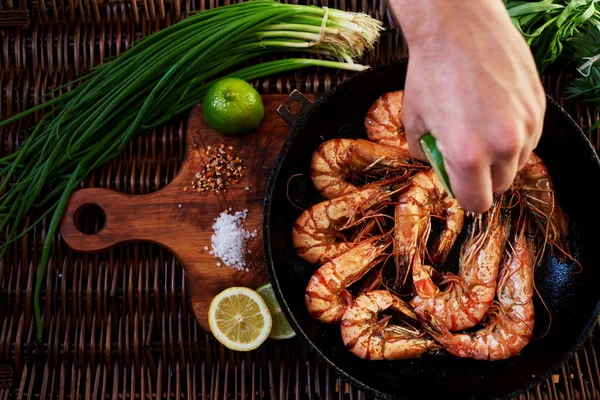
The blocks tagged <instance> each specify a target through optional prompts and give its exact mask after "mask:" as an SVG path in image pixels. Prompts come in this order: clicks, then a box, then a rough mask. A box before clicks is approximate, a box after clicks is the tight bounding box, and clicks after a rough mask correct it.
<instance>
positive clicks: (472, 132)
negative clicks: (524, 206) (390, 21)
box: [390, 0, 546, 212]
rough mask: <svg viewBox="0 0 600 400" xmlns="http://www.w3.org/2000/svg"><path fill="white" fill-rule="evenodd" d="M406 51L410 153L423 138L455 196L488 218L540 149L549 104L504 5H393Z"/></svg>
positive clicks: (485, 0) (400, 0) (492, 0)
mask: <svg viewBox="0 0 600 400" xmlns="http://www.w3.org/2000/svg"><path fill="white" fill-rule="evenodd" d="M390 6H391V8H392V11H393V12H394V14H395V15H396V17H397V18H398V21H399V22H400V25H401V27H402V31H403V33H404V35H405V37H406V41H407V43H408V46H409V63H408V73H407V80H406V86H405V97H404V105H403V108H402V118H403V122H404V125H405V128H406V134H407V138H408V143H409V149H410V151H411V153H412V154H413V155H414V156H415V157H417V158H419V159H422V160H425V156H424V154H423V151H422V149H421V145H420V143H419V139H420V138H421V136H423V135H424V133H425V132H427V131H429V132H431V133H432V135H433V136H434V137H435V138H436V140H437V142H438V147H439V149H440V151H441V152H442V154H443V156H444V161H445V164H446V170H447V172H448V176H449V179H450V185H451V187H452V191H453V192H454V195H455V196H456V199H457V200H458V202H459V204H460V205H461V207H463V208H464V209H465V210H467V211H474V212H484V211H487V210H488V209H489V207H490V206H491V204H492V201H493V193H498V192H503V191H505V190H506V189H508V188H509V187H510V185H511V183H512V182H513V180H514V178H515V176H516V173H517V171H518V170H519V169H520V168H521V167H522V166H523V165H524V164H525V162H526V161H527V159H528V158H529V156H530V155H531V152H532V151H533V149H534V148H535V146H537V143H538V141H539V139H540V136H541V133H542V125H543V119H544V113H545V108H546V98H545V95H544V90H543V88H542V85H541V82H540V78H539V74H538V71H537V69H536V66H535V62H534V59H533V56H532V55H531V52H530V50H529V48H528V46H527V44H526V42H525V41H524V39H523V38H522V36H521V34H520V32H519V31H518V30H517V29H516V28H515V27H514V26H513V24H512V22H511V21H510V18H509V17H508V13H507V11H506V8H505V6H504V4H503V2H502V1H500V0H479V1H476V0H474V1H471V0H470V1H447V0H441V1H440V0H418V1H415V0H390Z"/></svg>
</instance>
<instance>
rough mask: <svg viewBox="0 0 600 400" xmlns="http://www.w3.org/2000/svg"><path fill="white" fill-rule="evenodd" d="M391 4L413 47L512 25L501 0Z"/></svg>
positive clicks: (397, 1) (392, 0)
mask: <svg viewBox="0 0 600 400" xmlns="http://www.w3.org/2000/svg"><path fill="white" fill-rule="evenodd" d="M388 2H389V3H388V4H389V6H390V8H391V10H392V12H393V13H394V15H395V16H396V18H397V21H398V23H400V25H401V27H402V32H403V34H404V36H405V38H406V41H407V42H408V44H409V46H410V45H411V44H415V45H416V44H419V46H421V44H422V45H423V46H425V45H426V44H427V43H428V42H430V41H432V40H436V38H439V37H440V36H446V37H447V36H448V35H451V36H453V37H455V39H456V40H457V41H462V40H463V39H464V38H467V39H468V38H469V37H471V36H472V35H476V34H478V33H480V32H481V31H482V30H485V29H489V27H493V26H494V25H497V24H500V25H502V24H506V23H507V21H508V22H510V19H509V17H508V13H507V11H506V8H505V6H504V4H503V2H502V1H501V0H484V1H461V2H459V1H452V0H450V1H448V0H388Z"/></svg>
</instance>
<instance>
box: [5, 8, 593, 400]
mask: <svg viewBox="0 0 600 400" xmlns="http://www.w3.org/2000/svg"><path fill="white" fill-rule="evenodd" d="M26 1H27V0H14V1H13V0H1V1H0V30H1V31H0V34H1V36H2V55H1V58H0V82H1V86H2V91H1V95H0V96H1V103H0V107H1V109H0V113H1V116H2V119H4V118H6V117H7V116H10V115H13V114H14V113H16V112H18V111H21V110H23V109H24V108H27V107H31V106H32V105H33V104H34V98H35V97H37V96H38V95H40V94H43V93H45V92H47V91H49V90H51V89H54V88H55V87H57V86H60V85H61V84H63V83H65V82H68V81H70V80H71V79H73V78H75V77H77V76H80V75H81V74H83V73H85V72H86V71H87V70H88V69H89V68H90V66H92V65H96V64H98V63H100V62H101V60H102V59H104V58H106V57H110V56H113V55H116V54H119V53H121V52H123V51H124V50H125V49H126V48H127V46H129V45H130V44H131V43H132V42H133V41H134V40H135V39H138V38H140V37H142V36H145V35H147V34H149V33H151V32H154V31H157V30H159V29H161V28H164V27H166V26H168V25H170V24H172V23H174V22H176V21H178V20H180V19H182V18H185V16H186V15H187V13H189V12H190V11H193V10H200V9H204V8H211V7H216V6H219V5H223V4H226V3H227V2H228V1H229V0H227V1H226V3H222V4H221V3H216V2H215V1H214V0H208V1H205V2H199V1H198V0H174V1H171V2H167V3H166V2H164V1H163V0H131V1H127V2H121V1H108V2H107V1H102V2H100V1H97V0H47V1H37V0H29V2H26ZM320 5H328V6H330V7H336V8H341V9H345V10H348V11H358V12H366V13H368V14H370V15H372V16H374V17H376V18H378V19H381V20H383V21H384V22H385V23H386V25H387V27H388V28H389V29H388V30H387V31H386V32H385V33H384V34H383V36H382V38H381V40H380V41H379V43H378V44H377V48H376V49H375V51H374V52H372V53H370V54H369V55H368V56H367V57H366V59H365V60H364V62H365V63H368V64H370V65H378V64H380V63H385V62H389V61H392V60H394V59H396V58H399V57H401V56H404V55H405V53H406V48H405V46H404V44H403V41H402V37H401V35H400V32H399V30H398V29H396V27H395V26H394V25H393V22H392V21H391V18H390V15H389V12H388V11H387V10H386V8H385V5H384V4H383V3H382V2H381V0H373V1H371V0H369V1H367V0H363V1H362V2H358V1H356V0H348V1H345V0H333V1H330V2H329V3H328V4H320ZM347 77H348V76H347V75H345V74H344V75H335V74H333V73H332V72H331V71H328V70H319V69H313V70H303V71H302V72H299V73H290V74H287V75H281V76H273V77H269V78H268V79H263V80H260V81H255V82H254V84H255V86H256V88H257V89H258V90H259V91H261V92H262V93H289V92H291V91H292V90H293V89H295V88H297V89H299V90H301V91H302V92H307V93H309V92H322V91H326V90H328V89H330V88H331V87H333V86H335V85H337V84H338V83H339V82H341V81H343V80H344V79H346V78H347ZM544 79H545V83H546V90H547V92H548V93H549V94H550V95H551V96H553V97H554V98H555V99H556V100H558V101H559V102H560V103H561V105H562V106H563V107H565V108H566V109H567V110H568V111H569V112H570V113H571V115H572V116H573V117H574V118H575V119H576V120H578V121H579V122H580V124H581V126H582V127H583V128H584V129H587V127H588V126H590V122H593V121H594V120H595V118H596V117H597V115H596V114H595V113H594V112H592V111H591V110H590V109H588V108H585V107H583V106H580V105H578V104H576V103H573V102H565V101H563V99H562V97H561V94H562V86H563V82H564V77H561V76H554V77H552V76H547V77H544ZM36 117H37V118H39V117H40V116H39V115H38V116H36ZM185 117H186V116H183V117H182V118H181V119H178V120H175V121H172V123H170V124H168V125H166V126H164V127H161V128H160V129H156V130H154V131H153V132H151V133H149V134H145V135H142V136H139V137H138V138H136V139H135V140H134V141H133V142H132V143H131V144H130V145H129V147H128V148H127V150H126V151H125V152H124V153H123V154H122V155H121V156H120V157H118V158H117V159H115V160H113V161H112V162H111V163H109V164H108V165H105V166H104V167H103V168H101V169H100V170H98V171H97V172H96V173H94V174H92V175H91V176H90V177H89V179H88V181H87V182H85V183H84V184H83V185H82V186H95V187H106V188H111V189H115V190H120V191H123V192H126V193H133V194H143V193H148V192H152V191H156V190H158V189H160V188H161V187H164V186H165V185H166V184H167V183H168V182H170V180H171V179H172V178H173V176H174V175H175V174H176V172H177V171H178V169H179V167H180V166H181V163H182V157H183V154H184V143H185V141H184V139H185V138H184V134H185ZM33 122H34V119H33V118H32V119H31V120H28V121H26V124H28V125H23V124H22V123H19V124H17V125H14V126H10V127H8V128H5V129H3V130H1V131H0V138H1V140H0V155H5V154H8V153H10V152H12V151H14V149H15V148H16V147H17V146H18V145H19V144H20V142H21V141H22V137H21V136H20V135H18V134H17V133H16V132H17V131H20V130H21V129H23V128H26V127H27V126H30V125H31V124H32V123H33ZM590 139H591V140H592V142H593V143H594V145H595V146H598V143H599V142H600V140H599V136H598V132H595V133H594V134H593V135H592V136H591V137H590ZM46 226H47V224H46V223H44V224H42V225H41V226H39V227H38V228H36V229H34V230H33V231H32V232H30V233H29V234H28V235H27V236H26V237H25V238H24V239H23V240H21V241H20V242H18V243H16V244H15V245H14V246H13V247H12V248H11V249H10V251H9V252H8V254H7V255H6V256H5V257H4V259H2V260H0V290H1V292H0V400H3V399H8V398H17V399H21V398H37V396H39V397H40V398H46V396H47V397H48V398H60V399H62V398H71V399H72V398H74V397H81V398H86V399H88V398H93V399H97V398H111V399H117V398H123V399H124V398H126V397H128V398H133V397H134V396H135V397H138V398H140V399H141V398H153V397H156V398H165V397H173V396H174V397H175V398H181V397H183V398H196V397H200V396H201V397H202V398H211V399H217V398H230V397H235V398H242V399H246V398H249V399H254V398H263V397H266V398H327V399H329V398H350V399H355V398H367V397H369V396H368V395H367V394H365V393H361V392H360V391H358V390H357V389H355V388H353V387H352V386H351V385H348V384H346V383H345V382H344V381H342V380H341V379H339V378H338V377H336V376H335V375H334V374H333V373H331V372H330V371H329V370H328V369H327V368H325V366H324V365H322V364H320V363H319V362H318V361H317V360H316V359H315V358H314V356H313V355H312V354H310V353H309V352H307V350H306V348H305V347H304V346H303V345H302V344H301V343H300V341H299V340H298V339H293V340H288V341H282V342H277V343H274V342H272V341H268V342H267V344H265V345H264V346H262V347H261V348H260V349H259V350H257V351H254V352H251V353H248V354H240V353H236V352H232V351H229V350H227V349H225V348H224V347H223V346H221V345H220V344H219V343H218V342H216V341H215V340H213V339H212V338H211V337H210V336H209V335H207V334H205V333H204V332H202V331H201V330H200V329H199V328H198V327H197V325H196V324H195V323H194V320H193V317H192V314H191V312H190V309H189V307H188V299H187V287H186V281H185V274H184V272H183V270H182V268H181V265H179V264H178V262H177V260H176V259H175V258H174V257H173V255H172V254H170V253H169V251H167V250H165V249H162V248H160V247H158V246H154V245H150V244H145V243H139V244H132V245H127V246H121V247H119V248H117V249H115V250H112V251H108V252H105V253H101V254H98V255H82V254H77V253H75V252H73V251H71V250H70V249H69V248H68V247H67V246H66V245H65V244H64V243H63V242H61V241H60V238H57V240H55V245H54V248H53V251H52V258H51V263H50V266H49V269H48V273H47V280H46V285H45V290H44V292H43V294H42V297H43V298H44V299H46V298H50V299H51V301H45V300H42V304H43V309H44V319H45V324H44V326H45V332H44V337H45V338H46V342H45V343H44V344H43V345H37V344H35V342H34V336H35V335H34V328H35V325H34V323H33V305H32V300H33V286H34V284H33V282H34V281H35V279H34V277H35V276H36V271H37V265H38V261H39V257H40V252H41V247H42V242H43V239H44V235H45V228H46ZM598 329H599V328H598V326H596V327H595V329H594V331H593V333H592V335H591V336H590V338H589V340H587V341H586V342H585V344H584V345H583V347H582V348H581V349H580V350H579V352H578V353H577V354H576V355H575V356H574V357H573V359H572V360H570V361H569V362H567V363H566V364H565V365H564V367H563V368H562V370H560V371H558V372H557V374H556V375H554V376H553V377H551V378H550V379H549V380H548V381H547V382H545V383H543V384H542V385H540V386H539V387H537V388H536V389H535V390H533V391H532V392H530V393H529V394H527V395H526V396H521V398H535V399H559V398H560V399H593V398H594V399H596V398H600V368H599V367H598V358H597V356H596V352H597V347H596V345H597V340H596V339H595V335H596V333H597V332H598Z"/></svg>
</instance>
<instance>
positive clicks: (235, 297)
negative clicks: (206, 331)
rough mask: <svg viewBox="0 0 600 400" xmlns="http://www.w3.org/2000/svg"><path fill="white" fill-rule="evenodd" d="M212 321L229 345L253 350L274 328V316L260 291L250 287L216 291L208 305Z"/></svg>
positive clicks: (217, 334)
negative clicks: (272, 316) (217, 292)
mask: <svg viewBox="0 0 600 400" xmlns="http://www.w3.org/2000/svg"><path fill="white" fill-rule="evenodd" d="M208 323H209V325H210V330H211V331H212V333H213V335H214V336H215V338H216V339H217V340H218V341H219V342H221V343H222V344H223V345H224V346H225V347H227V348H228V349H231V350H237V351H250V350H254V349H256V348H257V347H258V346H260V345H261V344H262V343H263V342H264V341H265V340H267V338H268V337H269V333H270V332H271V327H272V319H271V314H270V312H269V308H268V307H267V304H266V303H265V301H264V300H263V298H262V297H261V295H260V294H258V293H257V292H256V291H254V290H252V289H249V288H246V287H231V288H228V289H225V290H224V291H222V292H221V293H219V294H218V295H216V296H215V297H214V298H213V300H212V301H211V303H210V307H209V309H208Z"/></svg>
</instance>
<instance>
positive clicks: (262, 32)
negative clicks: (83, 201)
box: [0, 0, 383, 340]
mask: <svg viewBox="0 0 600 400" xmlns="http://www.w3.org/2000/svg"><path fill="white" fill-rule="evenodd" d="M382 29H383V28H382V23H381V22H380V21H377V20H375V19H372V18H370V17H369V16H367V15H364V14H358V13H350V12H345V11H341V10H336V9H325V8H321V7H317V6H302V5H296V4H282V3H278V2H276V1H273V0H255V1H248V2H242V3H236V4H232V5H228V6H223V7H219V8H214V9H210V10H205V11H201V12H197V13H194V14H192V15H191V16H190V17H188V18H186V19H184V20H183V21H180V22H179V23H176V24H174V25H172V26H170V27H167V28H165V29H163V30H161V31H159V32H156V33H154V34H152V35H150V36H147V37H145V38H143V39H141V40H139V41H137V42H136V43H135V44H134V45H133V46H132V47H131V48H129V49H128V50H127V51H126V52H124V53H122V54H120V55H119V56H116V57H114V58H113V59H112V60H110V61H108V62H106V63H104V64H101V65H99V66H97V67H94V68H93V69H92V70H91V71H90V72H89V73H88V74H87V75H86V76H84V77H81V78H79V79H77V80H75V81H73V82H71V83H70V84H73V83H80V85H79V86H77V87H75V88H74V89H73V90H71V91H68V92H66V93H64V94H61V95H57V96H56V97H54V98H51V97H49V94H47V95H46V96H44V97H43V98H42V99H41V100H42V103H41V104H39V105H37V106H35V107H32V108H30V109H28V110H26V111H24V112H22V113H20V114H18V115H15V116H12V117H10V118H8V119H6V120H4V121H2V122H0V126H4V125H8V124H11V123H14V122H16V121H18V120H20V119H22V118H24V117H26V116H28V115H31V114H33V113H36V112H39V111H47V113H46V115H45V116H44V117H43V118H42V119H41V121H40V122H39V123H38V124H37V125H36V126H35V128H34V129H33V131H32V132H31V133H30V134H29V137H28V138H27V139H26V140H25V141H24V142H23V144H22V145H21V146H20V147H19V148H18V149H17V150H16V151H15V152H14V153H13V154H10V155H6V156H4V157H2V158H0V229H1V230H2V231H6V230H7V228H8V227H9V226H10V229H9V230H8V236H7V238H6V241H5V243H3V244H2V245H1V246H0V251H1V254H0V256H2V255H3V254H4V253H5V252H6V251H7V249H8V246H9V245H10V244H11V243H13V242H14V241H15V240H17V239H18V238H19V237H22V236H23V235H24V234H25V232H21V233H20V234H17V228H18V227H19V226H21V223H22V222H23V219H24V217H25V216H26V215H28V213H29V212H30V211H31V210H32V209H33V208H34V207H36V206H42V205H43V206H44V207H46V210H45V212H44V213H43V217H45V216H46V215H49V214H50V213H52V218H51V221H50V225H49V227H48V231H47V233H46V238H45V242H44V248H43V252H42V257H41V260H40V264H39V269H38V274H37V280H36V287H35V294H34V308H35V318H36V325H37V337H38V340H41V339H42V328H43V327H42V320H41V312H40V303H39V301H40V291H41V288H42V284H43V281H44V274H45V268H46V264H47V262H48V259H49V256H50V248H51V246H52V243H53V239H54V236H55V233H56V231H57V229H58V224H59V221H60V219H61V217H62V214H63V212H64V209H65V206H66V204H67V201H68V199H69V196H70V195H71V193H72V191H73V190H75V189H76V188H77V187H78V186H79V185H80V183H81V182H82V181H83V180H84V179H85V177H86V176H87V175H88V174H89V173H90V172H91V171H93V170H94V169H95V168H97V167H99V166H100V165H102V164H104V163H106V162H107V161H109V160H111V159H112V158H114V157H115V156H117V155H118V154H120V153H121V152H122V151H123V149H124V148H125V146H126V145H127V144H128V143H129V142H130V140H131V139H132V138H133V137H134V136H135V135H137V134H138V133H139V132H141V131H144V130H148V129H152V128H153V127H156V126H158V125H160V124H163V123H165V122H167V121H168V120H170V119H171V118H173V117H175V116H176V115H178V114H180V113H182V112H184V111H186V110H188V109H189V108H190V107H192V106H194V105H195V104H197V103H199V102H201V101H202V99H203V97H204V95H205V94H206V92H207V90H208V88H209V87H210V85H211V84H212V82H214V80H215V79H218V78H221V77H228V76H230V77H238V78H241V79H244V80H247V81H250V80H253V79H257V78H260V77H264V76H268V75H272V74H277V73H281V72H284V71H291V70H298V69H300V68H307V67H323V68H333V69H341V70H348V71H362V70H364V69H366V68H368V66H365V65H361V64H359V63H357V60H358V59H359V58H360V57H362V55H363V54H364V53H365V51H369V50H371V49H373V45H374V43H375V42H376V41H377V40H378V38H379V35H380V33H381V31H382ZM277 51H279V52H285V53H286V54H288V53H299V52H305V53H306V54H307V55H321V56H325V57H329V58H330V59H329V60H327V59H319V58H314V57H306V58H302V57H299V58H285V59H281V60H278V61H271V62H258V63H256V64H255V65H252V64H248V63H251V62H252V60H260V58H261V57H263V56H266V55H270V54H272V53H274V52H277ZM66 86H67V85H65V87H66ZM52 94H53V95H55V94H56V90H55V91H54V92H52ZM45 189H50V190H49V192H48V194H46V195H45V196H44V197H43V198H41V194H42V191H44V190H45ZM43 217H42V218H38V219H37V220H36V221H35V222H34V223H33V224H32V225H30V226H29V227H28V230H31V229H32V228H33V227H34V226H35V225H37V224H39V223H40V222H41V221H42V219H43Z"/></svg>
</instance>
